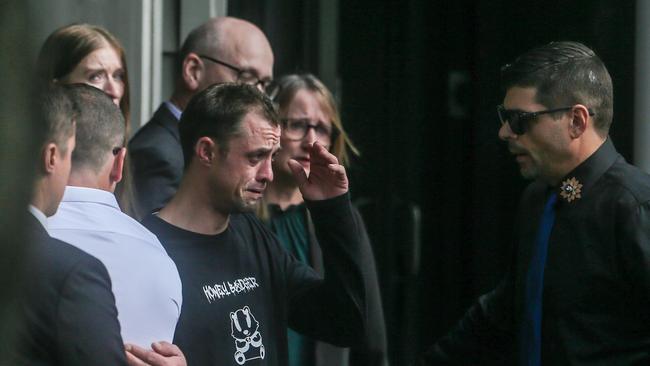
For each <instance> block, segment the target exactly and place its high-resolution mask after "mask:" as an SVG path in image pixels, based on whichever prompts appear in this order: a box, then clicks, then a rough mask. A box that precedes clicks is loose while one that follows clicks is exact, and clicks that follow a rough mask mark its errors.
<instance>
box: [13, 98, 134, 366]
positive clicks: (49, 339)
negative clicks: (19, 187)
mask: <svg viewBox="0 0 650 366" xmlns="http://www.w3.org/2000/svg"><path fill="white" fill-rule="evenodd" d="M35 99H36V101H37V103H36V104H37V105H36V106H35V107H37V111H36V115H37V117H38V118H35V119H34V123H36V128H35V130H36V131H38V132H39V133H40V134H38V135H37V136H34V137H33V138H34V139H35V140H37V141H38V142H39V143H40V144H39V153H38V156H37V157H36V158H37V159H35V161H34V165H33V167H34V168H35V179H34V185H33V188H34V193H33V195H32V199H31V201H30V205H29V211H30V213H31V215H28V216H27V217H26V218H27V220H26V224H27V225H26V227H25V230H26V232H27V233H28V238H29V241H30V243H29V245H26V251H25V261H24V262H23V266H24V272H23V273H22V276H21V274H17V276H18V277H22V278H21V280H22V281H21V282H20V283H21V291H20V293H19V296H18V297H17V298H16V300H17V303H16V306H17V307H16V311H15V315H16V319H17V323H18V324H19V326H17V328H16V329H15V331H14V332H13V335H14V339H15V344H10V343H12V342H2V343H3V344H2V345H0V346H1V347H2V348H3V349H2V353H3V356H8V357H9V359H10V362H8V363H7V364H11V365H37V364H38V365H53V366H54V365H106V366H109V365H110V366H116V365H118V366H122V365H124V366H126V364H127V361H126V359H125V354H124V346H123V344H122V339H121V337H120V325H119V323H118V320H117V310H116V309H115V300H114V298H113V294H112V293H111V280H110V278H109V275H108V273H107V271H106V268H105V267H104V265H103V264H102V263H101V262H100V261H99V260H97V259H96V258H95V257H93V256H91V255H89V254H87V253H85V252H83V251H82V250H79V249H78V248H75V247H74V246H71V245H69V244H67V243H64V242H62V241H60V240H57V239H54V238H52V237H50V236H49V235H48V233H47V231H46V229H47V216H51V215H53V214H54V213H55V212H56V211H57V207H58V206H59V201H61V196H62V195H63V190H64V188H65V184H66V181H67V180H68V176H69V174H70V166H71V162H70V156H71V154H72V151H73V149H74V146H75V111H74V108H73V103H72V101H71V100H70V98H69V96H68V95H67V93H66V91H65V90H64V89H63V88H62V87H59V86H52V87H51V88H48V89H45V90H42V91H41V94H40V95H38V96H36V97H35ZM31 167H32V166H29V167H26V168H31Z"/></svg>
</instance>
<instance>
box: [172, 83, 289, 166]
mask: <svg viewBox="0 0 650 366" xmlns="http://www.w3.org/2000/svg"><path fill="white" fill-rule="evenodd" d="M251 112H253V113H257V114H259V115H260V116H262V117H264V118H265V119H266V120H268V122H269V123H270V124H271V125H272V126H278V125H279V118H278V113H277V111H276V109H275V107H274V105H273V102H271V99H269V97H268V96H266V95H265V94H264V93H262V92H260V91H259V90H258V89H257V88H256V87H254V86H252V85H247V84H240V83H223V84H214V85H212V86H210V87H208V88H207V89H205V90H203V91H201V92H200V93H198V94H197V95H195V96H194V97H193V98H192V99H191V100H190V102H189V104H188V105H187V108H186V109H185V110H184V111H183V116H182V117H181V121H180V122H179V125H178V128H179V132H180V136H181V146H182V148H183V157H184V159H185V167H186V168H187V167H189V165H190V162H191V161H192V157H193V156H194V145H195V144H196V142H197V141H198V140H199V139H200V138H201V137H203V136H208V137H211V138H213V139H214V140H215V142H216V143H217V144H218V145H219V149H220V151H221V152H222V153H223V154H224V155H226V154H227V153H228V142H229V141H230V139H231V138H232V137H234V136H237V135H238V134H239V133H240V127H241V122H242V120H243V118H244V117H245V116H246V115H247V114H248V113H251Z"/></svg>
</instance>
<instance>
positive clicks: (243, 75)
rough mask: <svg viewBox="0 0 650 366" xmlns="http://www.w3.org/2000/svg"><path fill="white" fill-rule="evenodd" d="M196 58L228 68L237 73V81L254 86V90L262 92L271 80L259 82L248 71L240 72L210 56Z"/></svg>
mask: <svg viewBox="0 0 650 366" xmlns="http://www.w3.org/2000/svg"><path fill="white" fill-rule="evenodd" d="M198 56H199V57H200V58H204V59H206V60H208V61H212V62H214V63H215V64H219V65H221V66H225V67H227V68H229V69H230V70H232V71H234V72H236V73H237V81H239V82H242V83H244V84H249V85H254V86H255V87H256V88H258V89H260V90H262V91H265V90H266V88H267V87H268V86H269V84H270V83H271V80H261V79H260V78H259V77H257V76H256V75H255V74H254V73H252V72H251V71H249V70H242V69H240V68H239V67H237V66H233V65H231V64H229V63H226V62H223V61H220V60H217V59H216V58H212V57H210V56H206V55H198Z"/></svg>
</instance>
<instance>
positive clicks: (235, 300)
mask: <svg viewBox="0 0 650 366" xmlns="http://www.w3.org/2000/svg"><path fill="white" fill-rule="evenodd" d="M308 207H309V208H310V211H311V212H312V215H313V216H314V222H315V224H316V230H317V231H319V230H320V231H321V232H322V233H323V238H325V240H322V241H321V246H322V248H323V253H324V257H325V266H326V273H327V276H326V277H325V278H322V277H320V276H318V275H317V274H316V273H315V272H314V271H313V270H312V269H311V268H310V267H309V266H307V265H305V264H303V263H301V262H299V261H297V260H296V259H295V258H294V257H293V256H291V255H290V254H289V253H288V252H287V251H286V250H285V249H284V248H283V247H282V245H281V244H280V243H279V242H278V241H277V239H276V237H275V236H274V235H273V234H272V233H271V232H270V231H269V230H268V229H267V228H266V227H265V226H264V225H263V224H261V222H260V221H259V220H258V219H257V218H256V217H255V216H254V215H252V214H233V215H231V216H230V222H229V224H228V227H227V229H226V230H225V231H224V232H222V233H220V234H217V235H201V234H197V233H193V232H189V231H186V230H183V229H180V228H178V227H175V226H173V225H171V224H169V223H167V222H165V221H163V220H161V219H160V218H158V217H157V216H153V215H152V216H149V217H147V218H146V219H145V220H144V221H143V224H144V225H145V226H146V227H147V228H149V230H151V231H152V232H154V233H155V234H156V235H157V236H158V238H159V239H160V241H161V243H162V244H163V246H164V247H165V249H166V250H167V253H168V254H169V256H170V257H171V258H172V259H173V260H174V261H175V262H176V266H177V267H178V271H179V274H180V276H181V281H182V283H183V308H182V309H181V316H180V319H179V322H178V325H177V327H176V333H175V337H174V343H176V344H177V345H178V346H179V347H180V349H181V350H182V351H183V352H184V353H185V356H186V358H187V361H188V365H191V366H193V365H219V366H221V365H243V364H246V365H277V366H284V365H286V364H287V338H286V337H287V336H286V329H287V326H288V324H290V325H291V326H292V327H294V328H295V329H298V330H300V331H302V332H305V333H306V334H309V335H311V336H313V337H315V338H320V339H323V340H326V341H328V342H330V343H334V344H338V345H342V346H344V345H352V344H355V343H356V342H357V341H358V340H360V339H361V335H362V334H363V329H364V327H363V326H364V322H365V300H364V299H365V287H364V281H363V276H362V275H361V271H360V269H359V268H360V265H359V259H358V258H359V252H360V246H361V243H362V241H361V239H360V237H359V230H357V227H356V222H355V220H354V219H353V214H352V210H351V205H350V202H349V198H348V196H347V195H343V196H340V197H337V198H334V199H330V200H325V201H318V202H310V203H308Z"/></svg>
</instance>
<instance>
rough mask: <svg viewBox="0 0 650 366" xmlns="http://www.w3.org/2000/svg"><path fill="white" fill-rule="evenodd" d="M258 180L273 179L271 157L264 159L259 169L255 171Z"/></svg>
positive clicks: (269, 180)
mask: <svg viewBox="0 0 650 366" xmlns="http://www.w3.org/2000/svg"><path fill="white" fill-rule="evenodd" d="M256 179H257V181H258V182H272V181H273V161H272V159H270V158H269V159H266V160H264V163H262V165H261V166H260V169H259V170H258V171H257V177H256Z"/></svg>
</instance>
